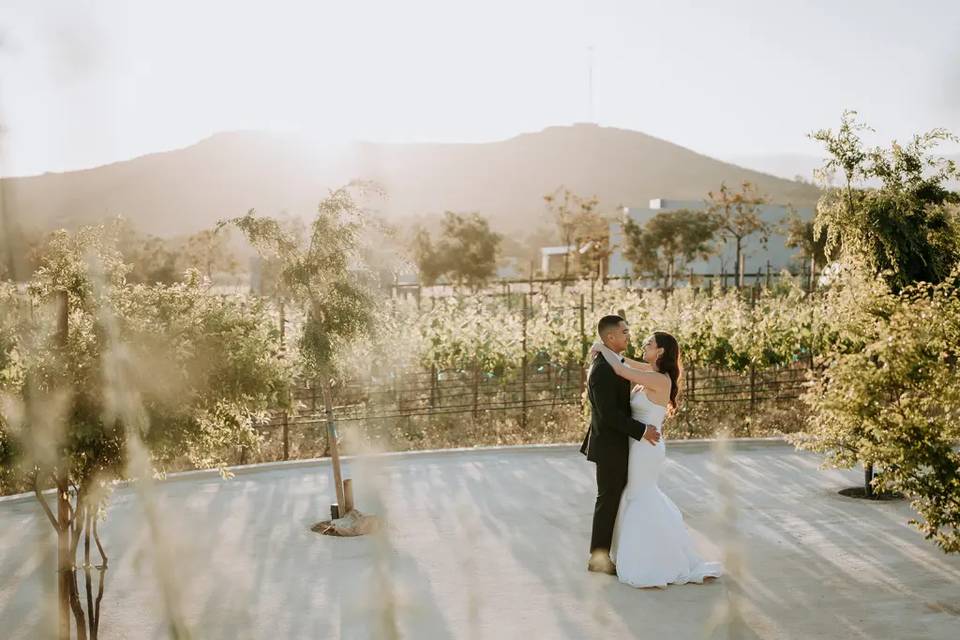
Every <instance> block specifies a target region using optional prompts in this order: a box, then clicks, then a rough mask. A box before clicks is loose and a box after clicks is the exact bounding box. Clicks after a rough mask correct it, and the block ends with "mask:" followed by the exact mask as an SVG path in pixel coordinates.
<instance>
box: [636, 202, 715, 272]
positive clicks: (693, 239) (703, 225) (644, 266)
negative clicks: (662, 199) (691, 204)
mask: <svg viewBox="0 0 960 640" xmlns="http://www.w3.org/2000/svg"><path fill="white" fill-rule="evenodd" d="M623 231H624V235H625V236H626V247H625V250H624V255H625V256H626V258H627V260H629V261H630V262H632V263H633V264H634V266H635V267H636V268H637V269H639V270H641V271H647V272H653V273H654V274H655V275H657V276H658V277H662V278H666V280H667V281H668V282H672V280H673V274H674V273H676V272H677V271H678V270H679V271H682V270H683V269H684V268H685V267H686V266H687V265H688V264H690V263H691V262H693V261H694V260H696V259H698V258H699V259H706V258H707V257H709V256H710V255H711V254H712V253H713V252H714V251H715V247H714V245H713V239H714V237H715V235H716V232H717V224H716V220H715V218H714V217H713V216H711V215H710V214H708V213H706V212H704V211H693V210H690V209H679V210H677V211H664V212H661V213H658V214H656V215H655V216H653V217H652V218H650V219H649V220H648V221H647V222H646V223H644V225H643V226H641V225H639V224H637V223H636V222H634V221H633V220H631V219H630V218H626V219H625V220H624V224H623Z"/></svg>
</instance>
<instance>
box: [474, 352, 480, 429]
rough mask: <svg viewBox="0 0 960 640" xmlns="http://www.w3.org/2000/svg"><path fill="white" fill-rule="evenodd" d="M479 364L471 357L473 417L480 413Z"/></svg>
mask: <svg viewBox="0 0 960 640" xmlns="http://www.w3.org/2000/svg"><path fill="white" fill-rule="evenodd" d="M479 403H480V364H479V363H478V362H477V359H476V358H474V359H473V417H474V418H476V417H477V416H478V415H479V414H480V409H479Z"/></svg>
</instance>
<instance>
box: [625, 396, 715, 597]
mask: <svg viewBox="0 0 960 640" xmlns="http://www.w3.org/2000/svg"><path fill="white" fill-rule="evenodd" d="M630 408H631V411H632V414H633V418H634V420H637V421H638V422H642V423H644V424H649V425H653V426H655V427H657V430H658V431H659V430H660V428H661V427H662V426H663V421H664V419H665V418H666V414H667V410H666V408H664V407H661V406H660V405H658V404H655V403H654V402H651V401H650V399H649V398H647V394H645V393H644V392H643V391H636V390H635V391H634V392H633V394H632V395H631V396H630ZM629 441H630V458H629V462H628V465H627V469H628V471H627V487H626V489H624V490H623V496H622V497H621V498H620V508H619V511H618V512H617V521H616V525H614V528H613V542H612V544H611V548H610V559H611V560H613V562H614V564H616V566H617V577H618V578H619V579H620V582H623V583H625V584H629V585H631V586H634V587H666V586H667V585H668V584H685V583H687V582H703V580H704V578H707V577H719V576H720V575H721V574H722V573H723V568H722V566H721V564H720V563H719V562H705V561H704V560H703V559H702V558H701V557H700V556H699V555H698V554H697V552H696V551H695V550H694V546H693V539H692V538H691V537H690V533H689V532H688V531H687V526H686V525H685V524H684V523H683V515H682V514H681V513H680V510H679V509H678V508H677V505H675V504H674V503H673V501H672V500H671V499H670V498H668V497H667V496H666V495H664V493H663V492H662V491H660V487H658V486H657V479H658V477H659V476H660V470H661V469H662V468H663V463H664V461H665V460H666V446H665V445H664V442H663V438H661V439H660V442H658V443H657V445H656V446H652V445H651V444H650V443H649V442H647V441H646V440H642V441H640V440H635V439H633V438H629Z"/></svg>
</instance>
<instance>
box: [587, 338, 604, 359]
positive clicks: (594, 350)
mask: <svg viewBox="0 0 960 640" xmlns="http://www.w3.org/2000/svg"><path fill="white" fill-rule="evenodd" d="M602 346H603V343H602V342H600V341H599V340H594V341H593V344H592V345H590V358H591V359H593V358H595V357H597V354H598V353H600V347H602Z"/></svg>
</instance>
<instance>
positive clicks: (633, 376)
mask: <svg viewBox="0 0 960 640" xmlns="http://www.w3.org/2000/svg"><path fill="white" fill-rule="evenodd" d="M597 351H599V352H600V355H602V356H603V358H604V360H606V361H607V362H609V363H610V366H611V367H612V368H613V371H614V373H616V374H617V375H618V376H620V377H621V378H626V379H627V380H629V381H630V382H633V383H636V384H642V385H643V386H645V387H649V388H651V389H654V390H657V391H664V390H668V389H669V388H668V387H667V385H668V384H670V378H669V377H667V376H665V375H663V374H662V373H657V372H656V371H652V370H651V371H641V370H639V369H634V368H633V367H628V366H627V365H626V364H624V363H622V362H620V356H618V355H617V354H616V353H614V352H613V351H611V350H610V349H608V348H607V347H606V346H604V345H602V344H601V345H600V346H599V347H597ZM647 366H648V367H649V365H647Z"/></svg>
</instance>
